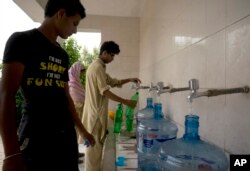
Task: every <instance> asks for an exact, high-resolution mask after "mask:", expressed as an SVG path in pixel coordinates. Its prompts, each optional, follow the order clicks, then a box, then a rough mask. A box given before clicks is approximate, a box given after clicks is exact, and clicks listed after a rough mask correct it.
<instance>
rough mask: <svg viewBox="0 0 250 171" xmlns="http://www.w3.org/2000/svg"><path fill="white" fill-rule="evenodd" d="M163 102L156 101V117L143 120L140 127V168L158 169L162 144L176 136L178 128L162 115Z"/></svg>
mask: <svg viewBox="0 0 250 171" xmlns="http://www.w3.org/2000/svg"><path fill="white" fill-rule="evenodd" d="M162 116H163V113H162V104H161V103H156V104H155V107H154V118H152V119H147V120H143V121H141V122H140V124H139V127H138V134H139V138H138V145H137V151H138V170H139V171H158V170H159V167H158V163H157V159H158V155H159V150H160V147H161V146H162V144H164V143H166V142H167V141H169V140H173V139H175V138H176V135H177V131H178V128H177V126H176V125H175V124H174V123H172V122H171V121H170V120H168V119H165V118H163V117H162Z"/></svg>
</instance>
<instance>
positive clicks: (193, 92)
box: [188, 79, 249, 102]
mask: <svg viewBox="0 0 250 171" xmlns="http://www.w3.org/2000/svg"><path fill="white" fill-rule="evenodd" d="M189 87H190V90H191V93H190V95H189V96H188V101H189V102H192V101H193V99H194V98H198V97H202V96H207V97H212V96H219V95H224V94H234V93H249V87H248V86H245V87H238V88H229V89H210V90H207V91H204V92H198V91H197V90H198V89H199V81H198V80H196V79H192V80H190V81H189Z"/></svg>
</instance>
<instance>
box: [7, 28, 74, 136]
mask: <svg viewBox="0 0 250 171" xmlns="http://www.w3.org/2000/svg"><path fill="white" fill-rule="evenodd" d="M13 61H17V62H21V63H22V64H24V66H25V68H24V73H23V78H22V81H21V86H20V90H21V94H22V96H23V98H24V102H25V103H24V116H25V117H24V119H23V121H22V122H21V125H20V126H21V127H23V126H24V127H25V125H22V124H27V122H30V123H29V124H31V123H32V128H37V129H39V128H40V127H41V126H43V127H44V128H48V129H50V130H51V128H52V130H51V131H52V132H53V129H57V130H61V129H67V128H69V127H72V126H73V122H72V119H71V116H70V113H69V110H68V100H67V97H66V94H65V90H64V86H65V84H66V83H67V81H68V64H69V57H68V54H67V53H66V52H65V51H64V50H63V49H62V48H61V47H60V46H56V45H54V44H52V43H51V42H50V41H49V40H48V39H47V38H46V37H45V36H44V35H43V34H42V33H41V32H39V31H38V30H37V29H33V30H29V31H25V32H16V33H14V34H13V35H11V37H10V38H9V40H8V41H7V44H6V47H5V52H4V58H3V62H4V63H10V62H13ZM25 118H27V119H25ZM28 120H29V121H28ZM55 131H56V130H55Z"/></svg>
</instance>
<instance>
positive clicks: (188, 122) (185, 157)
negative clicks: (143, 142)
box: [159, 115, 228, 171]
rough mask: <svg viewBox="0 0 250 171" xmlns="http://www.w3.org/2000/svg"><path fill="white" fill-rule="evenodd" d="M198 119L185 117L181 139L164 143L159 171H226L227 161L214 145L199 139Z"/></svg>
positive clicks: (190, 116) (189, 116)
mask: <svg viewBox="0 0 250 171" xmlns="http://www.w3.org/2000/svg"><path fill="white" fill-rule="evenodd" d="M198 127H199V117H198V116H196V115H186V118H185V134H184V136H183V137H182V138H179V139H176V140H173V141H169V142H167V143H165V144H164V145H163V146H162V147H161V150H160V155H159V166H160V168H161V171H227V170H228V160H227V158H226V156H225V154H224V152H223V151H222V150H221V149H220V148H218V147H216V146H215V145H212V144H209V143H207V142H205V141H203V140H201V139H200V136H199V134H198Z"/></svg>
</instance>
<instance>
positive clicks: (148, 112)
mask: <svg viewBox="0 0 250 171" xmlns="http://www.w3.org/2000/svg"><path fill="white" fill-rule="evenodd" d="M153 116H154V106H153V98H152V97H148V98H147V106H146V107H145V108H143V109H140V110H139V111H138V113H137V115H136V121H137V125H139V124H140V122H141V121H142V120H145V119H151V118H153Z"/></svg>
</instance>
